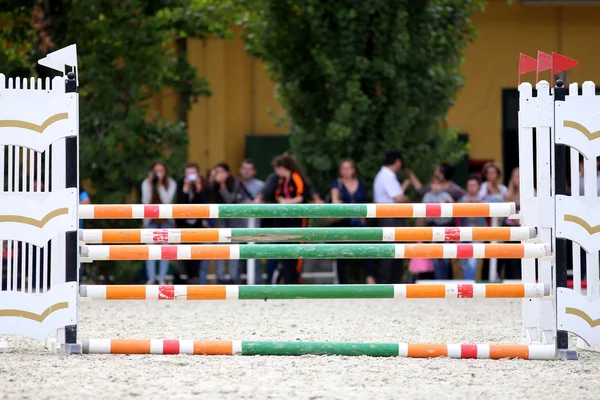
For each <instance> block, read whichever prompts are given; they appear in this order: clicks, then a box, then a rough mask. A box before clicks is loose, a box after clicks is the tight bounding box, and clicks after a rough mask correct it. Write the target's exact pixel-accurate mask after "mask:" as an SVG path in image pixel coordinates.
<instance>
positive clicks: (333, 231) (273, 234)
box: [231, 228, 383, 242]
mask: <svg viewBox="0 0 600 400" xmlns="http://www.w3.org/2000/svg"><path fill="white" fill-rule="evenodd" d="M231 241H232V242H322V241H330V242H349V241H357V242H358V241H361V242H366V241H371V242H381V241H383V228H262V229H261V228H257V229H248V228H234V229H232V230H231Z"/></svg>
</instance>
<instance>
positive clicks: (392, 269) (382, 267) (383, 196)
mask: <svg viewBox="0 0 600 400" xmlns="http://www.w3.org/2000/svg"><path fill="white" fill-rule="evenodd" d="M402 163H403V158H402V153H400V152H399V151H390V152H388V153H387V154H386V155H385V160H384V165H383V166H382V167H381V169H380V170H379V172H378V173H377V175H376V176H375V181H374V182H373V200H374V202H375V203H408V202H409V199H408V197H407V196H406V195H404V189H403V187H402V185H400V182H399V181H398V177H397V176H396V174H397V173H398V172H399V171H400V170H401V169H402ZM377 223H378V224H379V226H381V227H399V226H405V221H404V220H403V219H401V218H380V219H378V220H377ZM403 274H404V263H403V261H402V260H400V259H382V260H381V261H380V263H379V281H380V283H400V282H402V276H403Z"/></svg>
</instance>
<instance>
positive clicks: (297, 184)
mask: <svg viewBox="0 0 600 400" xmlns="http://www.w3.org/2000/svg"><path fill="white" fill-rule="evenodd" d="M273 169H274V170H275V174H276V175H277V177H278V181H277V186H276V187H274V188H273V187H272V186H268V185H265V187H264V188H263V197H264V198H265V199H267V198H268V199H273V200H274V201H275V202H277V203H279V204H299V203H305V202H306V200H307V199H306V197H305V191H306V187H307V180H306V178H305V176H304V173H303V172H302V169H301V168H300V166H299V165H298V163H297V162H296V161H295V160H294V159H293V158H292V157H290V156H278V157H275V159H274V160H273ZM266 189H268V191H267V190H266ZM273 189H274V190H273ZM272 224H273V227H275V228H300V227H302V226H303V220H302V219H301V218H277V219H273V221H272ZM281 264H282V276H283V283H285V284H294V283H298V280H299V275H300V272H301V271H300V269H301V267H302V260H301V259H298V260H294V259H291V260H289V259H287V260H282V261H281Z"/></svg>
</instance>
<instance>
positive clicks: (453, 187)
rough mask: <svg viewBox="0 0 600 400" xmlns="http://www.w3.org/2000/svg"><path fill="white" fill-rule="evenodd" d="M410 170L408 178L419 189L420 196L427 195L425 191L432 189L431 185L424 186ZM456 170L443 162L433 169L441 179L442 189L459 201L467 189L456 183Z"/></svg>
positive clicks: (434, 174)
mask: <svg viewBox="0 0 600 400" xmlns="http://www.w3.org/2000/svg"><path fill="white" fill-rule="evenodd" d="M407 172H408V178H409V179H410V182H411V184H412V186H413V188H414V189H415V190H416V191H417V194H418V195H419V196H425V193H427V192H429V191H431V187H430V185H429V184H428V185H426V186H423V185H422V184H421V182H420V181H419V179H418V178H417V177H416V176H415V174H413V173H412V171H407ZM455 172H456V168H454V167H453V166H452V165H450V164H447V163H441V164H439V165H438V166H436V167H435V170H434V171H433V176H435V177H436V178H438V179H439V181H440V182H441V183H440V184H441V186H442V190H443V191H444V192H446V193H448V194H449V195H450V196H452V199H453V200H454V201H455V202H457V201H459V200H460V199H461V198H462V197H463V196H464V195H465V193H466V192H465V189H463V188H462V187H460V185H458V184H457V183H455V182H454V181H453V180H452V178H454V173H455Z"/></svg>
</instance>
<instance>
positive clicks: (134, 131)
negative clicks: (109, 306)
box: [0, 0, 231, 272]
mask: <svg viewBox="0 0 600 400" xmlns="http://www.w3.org/2000/svg"><path fill="white" fill-rule="evenodd" d="M212 3H213V2H212V1H209V0H195V1H193V2H192V1H191V0H189V1H186V0H163V1H144V0H128V1H116V0H115V1H113V0H110V1H105V0H71V1H67V0H35V1H33V2H29V3H28V4H27V5H24V4H25V3H24V2H23V1H19V0H8V1H5V2H4V3H3V5H2V8H1V9H0V66H1V72H3V73H4V74H6V75H8V76H22V77H27V76H47V74H51V73H52V72H51V71H48V70H47V69H46V68H44V67H40V66H38V65H37V60H38V59H40V58H42V57H44V56H45V55H46V54H47V53H48V52H51V51H53V50H56V49H60V48H62V47H64V46H68V45H70V44H74V43H75V44H77V50H78V55H79V60H78V62H79V68H80V76H79V82H80V88H79V92H80V175H81V179H82V180H84V181H88V182H90V183H91V186H92V200H93V202H95V203H121V202H123V201H134V202H139V197H137V198H136V196H135V194H136V191H138V188H139V187H140V183H141V181H142V180H143V179H144V178H145V177H146V176H147V175H148V171H149V170H150V167H151V164H152V162H153V161H155V160H159V159H162V160H164V161H166V162H167V164H168V166H169V167H170V170H171V172H172V173H174V174H179V173H181V170H182V167H183V164H184V163H185V162H186V161H187V143H188V137H187V129H186V124H185V122H184V121H185V118H184V117H185V112H186V111H187V110H188V108H189V107H190V104H191V103H192V102H193V101H194V100H195V99H196V98H197V97H198V96H208V95H210V91H209V88H208V82H207V81H206V79H204V78H202V77H199V76H197V73H196V71H195V69H194V68H193V67H191V66H190V64H189V63H188V61H187V57H186V54H185V51H184V50H185V49H184V48H182V47H181V44H182V41H181V39H184V38H186V37H188V36H194V37H203V36H205V35H219V36H225V35H227V34H228V30H227V29H228V28H227V26H228V23H229V21H231V15H230V11H229V10H228V9H227V8H215V7H212V5H213V4H212ZM160 95H165V96H178V97H179V101H178V102H177V104H178V110H177V111H178V115H180V116H181V118H179V119H178V120H176V121H167V120H165V119H164V118H161V117H160V116H159V115H156V114H155V113H151V112H150V110H151V102H152V99H155V98H156V96H160ZM132 193H133V194H134V196H133V197H131V196H130V195H131V194H132ZM90 222H91V223H90V224H88V226H98V227H117V226H120V227H123V226H132V225H133V226H139V224H140V221H97V222H96V221H93V222H92V221H90ZM126 269H127V268H125V270H126ZM119 270H120V271H121V272H122V271H123V270H124V269H123V268H119Z"/></svg>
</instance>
